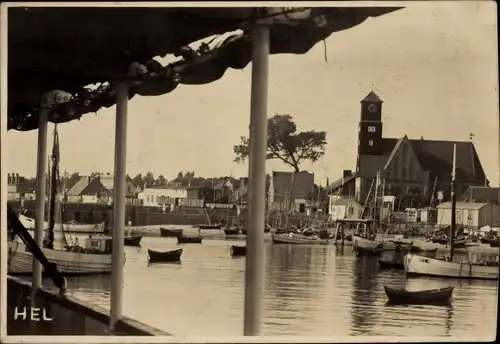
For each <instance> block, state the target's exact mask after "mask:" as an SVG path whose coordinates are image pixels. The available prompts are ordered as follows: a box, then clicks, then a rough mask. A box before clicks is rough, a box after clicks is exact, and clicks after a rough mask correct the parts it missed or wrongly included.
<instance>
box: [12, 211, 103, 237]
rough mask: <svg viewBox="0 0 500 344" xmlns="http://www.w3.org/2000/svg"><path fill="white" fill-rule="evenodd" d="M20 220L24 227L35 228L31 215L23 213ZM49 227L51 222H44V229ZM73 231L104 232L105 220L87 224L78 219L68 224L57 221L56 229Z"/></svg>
mask: <svg viewBox="0 0 500 344" xmlns="http://www.w3.org/2000/svg"><path fill="white" fill-rule="evenodd" d="M19 221H21V223H22V224H23V226H24V228H26V229H30V230H34V229H35V220H34V219H32V218H31V217H28V216H25V215H23V214H20V215H19ZM48 228H49V223H48V222H44V230H45V231H47V230H48ZM63 228H64V230H65V231H66V232H71V233H75V234H103V233H104V232H105V230H106V226H105V223H104V221H102V222H99V223H97V224H86V223H79V222H76V221H69V222H68V223H67V224H62V223H55V225H54V231H56V232H57V231H62V230H63Z"/></svg>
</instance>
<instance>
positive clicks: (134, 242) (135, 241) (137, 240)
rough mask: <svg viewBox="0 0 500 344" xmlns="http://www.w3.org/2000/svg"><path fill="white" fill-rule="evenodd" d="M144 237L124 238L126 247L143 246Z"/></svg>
mask: <svg viewBox="0 0 500 344" xmlns="http://www.w3.org/2000/svg"><path fill="white" fill-rule="evenodd" d="M141 240H142V235H134V236H127V237H125V238H124V245H125V246H134V247H139V246H141Z"/></svg>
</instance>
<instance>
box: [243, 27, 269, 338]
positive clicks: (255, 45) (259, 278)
mask: <svg viewBox="0 0 500 344" xmlns="http://www.w3.org/2000/svg"><path fill="white" fill-rule="evenodd" d="M268 68H269V28H268V27H266V26H263V25H256V26H255V27H253V29H252V93H251V105H250V106H251V108H250V144H249V145H250V147H249V151H250V152H249V159H248V160H249V168H248V176H249V186H250V187H249V211H248V220H249V223H248V225H249V228H248V232H247V258H246V262H245V264H246V266H245V308H244V309H245V311H244V312H245V314H244V329H243V335H244V336H258V335H260V325H261V313H262V292H263V286H264V269H265V265H264V260H265V259H264V258H265V257H264V255H265V251H264V226H265V221H266V218H265V216H266V151H267V93H268V92H267V90H268Z"/></svg>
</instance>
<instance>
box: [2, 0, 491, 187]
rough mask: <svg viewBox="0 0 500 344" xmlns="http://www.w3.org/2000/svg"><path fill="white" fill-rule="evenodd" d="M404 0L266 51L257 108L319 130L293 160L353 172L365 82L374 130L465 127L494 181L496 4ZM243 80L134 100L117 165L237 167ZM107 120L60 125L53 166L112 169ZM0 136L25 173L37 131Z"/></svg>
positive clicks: (168, 169) (437, 132) (246, 78)
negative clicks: (265, 80) (312, 147)
mask: <svg viewBox="0 0 500 344" xmlns="http://www.w3.org/2000/svg"><path fill="white" fill-rule="evenodd" d="M391 4H392V5H397V2H391ZM405 5H406V6H407V7H406V8H405V9H403V10H400V11H397V12H394V13H391V14H388V15H385V16H382V17H378V18H370V19H368V20H367V21H366V22H364V23H362V24H361V25H359V26H357V27H354V28H352V29H349V30H345V31H341V32H338V33H334V34H333V35H331V36H330V37H329V38H328V39H327V40H326V48H325V45H324V44H323V43H322V42H320V43H318V44H317V45H316V46H314V47H313V49H311V50H310V51H309V52H308V53H307V54H305V55H273V56H271V57H270V65H269V101H268V113H269V116H272V115H273V114H275V113H286V114H290V115H291V116H293V118H294V119H295V121H296V123H297V125H298V128H299V130H300V129H316V130H324V131H326V132H327V141H328V145H327V146H326V154H325V156H324V158H322V159H321V160H320V161H318V162H316V163H314V164H312V163H305V164H303V165H302V167H301V168H302V169H303V170H308V171H310V172H314V173H315V180H316V183H324V182H325V181H326V178H327V177H329V178H330V180H334V179H337V178H339V177H341V174H342V170H344V169H351V170H354V169H355V160H356V154H357V133H358V127H357V125H358V122H359V120H360V100H361V99H363V98H364V97H365V96H366V95H367V94H368V93H369V92H370V90H372V88H373V90H374V91H375V92H376V93H377V94H378V95H379V96H380V97H381V98H382V100H383V101H384V104H383V114H382V117H383V121H384V127H383V131H384V137H397V138H399V137H402V136H404V135H405V134H406V135H408V137H409V138H410V139H411V138H420V137H421V136H423V137H424V138H426V139H435V140H457V141H467V140H469V134H470V133H473V134H475V137H474V138H473V142H474V144H475V146H476V149H477V151H478V154H479V157H480V159H481V164H482V166H483V168H484V169H485V171H486V174H487V176H488V178H489V179H490V181H491V182H492V184H493V185H498V179H499V151H498V149H499V103H498V64H497V61H498V60H497V50H498V48H497V29H496V27H497V22H496V13H497V11H496V8H495V7H496V3H495V2H489V1H476V2H467V1H457V2H453V1H450V2H437V1H432V2H413V3H409V4H405ZM325 49H326V54H327V59H326V60H325ZM250 81H251V64H250V65H248V66H247V67H246V68H245V69H244V70H243V71H241V70H232V69H229V70H228V71H227V72H226V74H225V75H224V76H223V77H222V78H221V79H220V80H218V81H216V82H213V83H210V84H206V85H196V86H186V85H180V86H179V87H178V88H177V89H176V90H174V91H173V92H171V93H169V94H166V95H163V96H156V97H139V96H136V97H134V99H132V100H131V101H130V102H129V106H128V108H129V117H128V151H127V171H128V173H129V174H130V175H135V174H137V173H143V174H145V173H146V172H147V171H152V172H154V173H155V175H157V176H158V175H160V174H162V175H164V176H165V177H166V178H167V179H173V178H175V176H176V175H177V173H178V172H179V171H184V172H186V171H195V173H196V175H197V176H203V177H213V176H224V175H232V176H234V177H243V176H246V175H247V174H248V164H247V163H243V164H237V163H234V162H233V158H234V153H233V145H235V144H238V143H239V138H240V136H243V135H247V134H248V124H249V120H250ZM114 123H115V107H112V108H109V109H103V110H100V111H99V112H98V115H97V116H95V115H92V114H88V115H85V116H84V117H82V119H81V120H80V121H73V122H70V123H66V124H62V125H60V126H59V138H60V146H61V164H60V168H61V171H63V170H66V171H68V172H80V174H89V173H91V172H104V173H108V172H109V173H112V172H113V165H114V132H115V131H114ZM52 129H53V125H52V124H49V133H51V132H52ZM51 136H52V135H51V134H49V135H48V141H49V142H51V139H52V138H51ZM4 142H5V144H6V146H7V147H8V149H9V150H10V149H11V147H12V149H15V154H7V157H6V159H5V163H6V165H7V166H6V168H5V169H6V170H8V171H9V172H11V173H12V172H17V173H19V174H21V175H24V176H34V175H35V174H36V152H37V148H36V147H37V132H36V131H31V132H26V133H23V132H16V131H9V132H8V133H7V137H6V140H5V141H4ZM50 147H51V143H49V148H50ZM266 168H267V170H268V172H271V171H291V168H290V167H288V166H286V165H284V164H283V163H280V162H278V161H268V163H267V167H266Z"/></svg>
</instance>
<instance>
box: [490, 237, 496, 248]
mask: <svg viewBox="0 0 500 344" xmlns="http://www.w3.org/2000/svg"><path fill="white" fill-rule="evenodd" d="M490 246H491V247H498V239H491V240H490Z"/></svg>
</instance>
